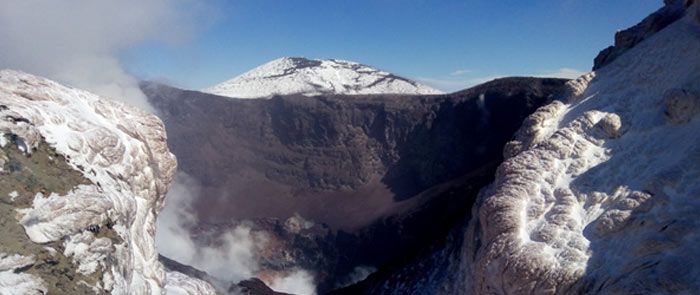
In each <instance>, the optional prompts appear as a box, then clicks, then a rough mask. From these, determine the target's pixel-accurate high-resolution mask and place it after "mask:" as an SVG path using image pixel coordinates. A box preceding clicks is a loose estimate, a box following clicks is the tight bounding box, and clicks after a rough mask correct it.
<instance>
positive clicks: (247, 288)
mask: <svg viewBox="0 0 700 295" xmlns="http://www.w3.org/2000/svg"><path fill="white" fill-rule="evenodd" d="M237 287H238V289H235V288H232V289H231V290H230V291H232V292H233V291H238V292H240V294H243V295H289V294H287V293H280V292H275V290H272V289H270V287H268V286H267V285H265V283H263V281H261V280H259V279H256V278H252V279H249V280H245V281H242V282H240V283H238V285H237Z"/></svg>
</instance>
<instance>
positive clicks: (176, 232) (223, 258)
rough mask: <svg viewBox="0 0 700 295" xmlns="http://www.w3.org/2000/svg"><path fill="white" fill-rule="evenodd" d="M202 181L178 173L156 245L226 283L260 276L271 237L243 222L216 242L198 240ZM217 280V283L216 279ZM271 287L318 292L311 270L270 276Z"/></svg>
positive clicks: (217, 237) (295, 270)
mask: <svg viewBox="0 0 700 295" xmlns="http://www.w3.org/2000/svg"><path fill="white" fill-rule="evenodd" d="M197 187H198V184H197V182H196V181H195V180H193V179H192V178H190V177H188V176H187V175H186V174H184V173H178V175H177V176H176V178H175V181H174V182H173V184H172V186H171V187H170V191H169V192H168V195H167V197H166V203H165V208H164V209H163V211H162V212H161V213H160V215H158V221H157V230H156V246H157V248H158V251H159V252H160V253H161V254H163V255H165V256H166V257H168V258H170V259H173V260H176V261H178V262H180V263H184V264H187V265H191V266H194V267H196V268H198V269H200V270H203V271H206V272H207V273H209V275H212V276H214V277H215V278H216V279H218V280H220V282H218V283H223V285H222V286H220V287H221V288H223V289H224V290H226V289H227V288H228V286H227V285H226V284H230V283H237V282H239V281H241V280H245V279H249V278H252V277H255V276H256V273H257V272H258V271H259V270H260V265H259V255H258V253H260V252H261V251H262V250H263V249H264V248H265V246H266V243H267V241H268V239H267V236H266V235H265V234H263V233H260V232H253V231H251V229H250V227H247V226H245V225H239V226H237V227H236V228H234V229H232V230H230V231H228V232H225V233H223V234H221V235H219V236H214V237H213V239H212V240H213V241H214V242H212V241H209V242H208V243H206V244H205V243H198V242H197V241H194V240H193V238H192V235H191V234H190V230H191V229H192V227H194V226H195V225H196V224H198V220H197V217H196V216H195V215H194V214H193V212H194V211H193V209H192V208H191V206H192V201H193V200H194V198H195V197H196V196H198V189H197ZM215 283H217V282H215ZM267 283H268V284H270V287H271V288H272V289H274V290H276V291H279V292H287V293H293V294H314V293H315V284H314V278H313V275H312V274H311V273H309V272H308V271H305V270H301V269H290V270H289V271H288V272H286V273H285V274H283V275H277V276H275V277H272V278H271V280H269V278H268V282H267Z"/></svg>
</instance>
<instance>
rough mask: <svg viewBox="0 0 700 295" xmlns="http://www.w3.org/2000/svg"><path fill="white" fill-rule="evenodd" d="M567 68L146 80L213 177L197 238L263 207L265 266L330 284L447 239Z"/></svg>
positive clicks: (190, 156) (197, 163) (194, 166)
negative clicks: (247, 92) (268, 82)
mask: <svg viewBox="0 0 700 295" xmlns="http://www.w3.org/2000/svg"><path fill="white" fill-rule="evenodd" d="M565 82H566V80H561V79H538V78H507V79H500V80H495V81H492V82H489V83H485V84H483V85H480V86H477V87H474V88H472V89H469V90H465V91H462V92H458V93H453V94H449V95H438V96H395V95H374V96H352V97H350V96H324V97H304V96H279V97H273V98H272V99H269V100H232V99H229V98H224V97H219V96H214V95H208V94H204V93H200V92H194V91H183V90H179V89H175V88H171V87H167V86H163V85H157V84H144V85H143V90H144V92H145V93H146V94H147V95H148V96H149V98H150V100H151V102H152V103H153V105H154V106H155V107H156V108H157V109H158V110H159V111H160V116H161V118H163V120H164V122H165V125H166V128H167V129H168V134H169V138H168V140H169V144H170V147H171V148H172V150H173V152H174V153H175V154H176V155H177V157H178V160H179V161H180V167H181V169H182V171H184V172H185V173H187V174H188V175H189V176H190V177H192V178H194V179H195V180H196V181H197V182H198V183H199V184H200V186H201V187H199V188H197V189H196V190H195V191H196V199H195V200H194V203H193V208H194V211H195V213H196V214H197V215H198V216H199V221H198V223H197V224H196V225H193V226H192V228H191V232H192V236H193V239H194V240H197V241H203V243H205V244H207V243H208V244H207V245H209V244H212V243H213V242H212V241H216V240H217V239H216V238H215V237H216V236H217V235H223V234H225V233H226V232H231V231H233V229H235V228H236V227H238V226H241V225H246V224H243V222H242V221H244V220H248V221H252V223H253V225H250V224H249V223H248V224H247V225H246V226H248V227H249V228H250V229H251V232H253V233H256V234H257V233H266V234H267V235H268V237H269V239H268V241H269V242H268V243H267V246H265V249H263V250H261V251H258V253H260V255H261V256H263V257H260V259H259V260H260V261H262V267H261V270H260V271H261V272H265V273H274V272H280V271H285V270H289V269H293V268H295V267H300V268H303V269H307V270H311V271H313V272H314V273H315V279H316V282H317V284H318V286H319V290H320V291H325V290H329V289H331V288H335V287H337V286H338V284H341V283H343V282H340V281H343V277H345V276H348V275H349V274H351V273H352V272H353V271H354V269H355V268H356V267H358V266H363V265H364V266H377V265H381V264H384V263H387V262H389V261H393V260H396V259H404V258H405V257H406V256H412V255H415V254H416V253H417V252H418V251H420V250H421V249H422V248H423V247H425V246H427V245H429V244H430V243H432V242H433V241H435V240H439V239H443V238H444V237H445V236H446V234H447V231H448V230H449V229H450V228H451V227H452V226H453V225H454V223H455V222H457V221H459V220H461V219H464V218H467V217H465V214H468V212H469V208H470V206H471V204H472V203H473V201H474V199H475V197H476V194H477V193H478V189H479V188H480V187H482V186H484V185H486V184H487V183H489V182H490V181H491V180H492V179H493V178H492V177H493V173H494V171H495V167H496V165H497V164H498V163H499V162H500V160H501V152H500V151H501V150H502V148H503V146H504V145H505V143H506V142H507V141H508V140H510V139H511V138H512V135H513V133H514V132H515V130H517V128H518V127H519V126H520V124H521V122H522V120H523V119H524V118H525V117H526V116H527V115H529V114H530V113H531V112H533V111H534V110H535V109H536V108H538V107H539V106H542V105H543V104H546V103H548V102H550V101H551V100H552V99H554V97H555V96H556V95H557V94H558V93H559V92H560V91H561V90H562V89H563V85H564V83H565ZM297 217H298V218H297ZM232 220H234V221H232ZM299 220H306V221H308V222H310V225H309V226H308V227H306V226H302V227H299V226H289V225H290V224H291V225H294V224H297V225H298V224H302V225H303V224H306V223H307V222H301V223H300V222H298V221H299ZM173 258H176V257H173ZM199 267H200V268H201V267H202V266H199ZM265 273H261V274H260V276H263V275H266V274H265ZM344 283H347V282H344Z"/></svg>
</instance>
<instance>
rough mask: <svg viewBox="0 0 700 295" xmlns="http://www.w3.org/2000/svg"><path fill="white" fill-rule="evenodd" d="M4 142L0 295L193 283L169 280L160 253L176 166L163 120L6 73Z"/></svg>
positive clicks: (0, 129) (0, 116)
mask: <svg viewBox="0 0 700 295" xmlns="http://www.w3.org/2000/svg"><path fill="white" fill-rule="evenodd" d="M0 147H1V150H0V183H1V184H2V185H0V225H1V226H0V231H2V232H1V233H0V237H1V238H0V293H1V294H44V293H47V292H48V293H50V294H93V293H95V292H97V293H112V294H158V293H161V292H162V291H163V290H164V288H165V286H166V284H170V285H172V286H178V285H179V284H180V283H193V282H196V280H194V279H191V278H189V277H180V280H179V282H171V281H168V279H167V278H166V272H165V271H164V269H163V267H162V265H161V264H160V263H159V262H158V255H157V253H156V250H155V245H154V231H155V218H156V214H157V212H158V211H159V210H160V208H161V206H162V205H163V198H164V195H165V193H166V191H167V189H168V184H169V182H170V180H171V178H172V176H173V174H174V172H175V167H176V162H175V158H174V156H173V155H172V154H171V153H170V152H169V150H168V148H167V145H166V136H165V130H164V128H163V125H162V123H161V121H160V120H158V118H156V117H155V116H153V115H149V114H146V113H144V112H142V111H139V110H137V109H134V108H131V107H127V106H125V105H123V104H121V103H117V102H113V101H110V100H108V99H104V98H100V97H98V96H95V95H93V94H90V93H88V92H85V91H81V90H78V89H73V88H68V87H65V86H62V85H59V84H57V83H55V82H52V81H49V80H46V79H43V78H39V77H35V76H32V75H29V74H25V73H21V72H15V71H9V70H3V71H0ZM167 277H170V273H168V274H167ZM171 283H172V284H171ZM199 283H203V282H199ZM181 289H182V290H185V289H186V288H184V289H183V288H181Z"/></svg>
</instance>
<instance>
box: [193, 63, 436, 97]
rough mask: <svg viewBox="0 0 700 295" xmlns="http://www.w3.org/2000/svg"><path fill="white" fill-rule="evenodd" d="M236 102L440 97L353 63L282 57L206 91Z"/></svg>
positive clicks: (401, 79)
mask: <svg viewBox="0 0 700 295" xmlns="http://www.w3.org/2000/svg"><path fill="white" fill-rule="evenodd" d="M203 91H204V92H207V93H211V94H216V95H221V96H228V97H234V98H263V97H264V98H270V97H272V96H274V95H288V94H303V95H306V96H313V95H327V94H440V93H442V92H441V91H439V90H436V89H433V88H430V87H428V86H426V85H422V84H420V83H417V82H415V81H411V80H408V79H406V78H403V77H399V76H396V75H394V74H391V73H388V72H385V71H381V70H378V69H375V68H372V67H370V66H366V65H363V64H359V63H356V62H352V61H346V60H337V59H323V60H321V59H307V58H303V57H283V58H279V59H276V60H273V61H271V62H268V63H266V64H264V65H261V66H259V67H257V68H255V69H252V70H250V71H248V72H246V73H244V74H242V75H240V76H238V77H235V78H233V79H231V80H228V81H225V82H222V83H220V84H217V85H214V86H212V87H209V88H207V89H204V90H203Z"/></svg>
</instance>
